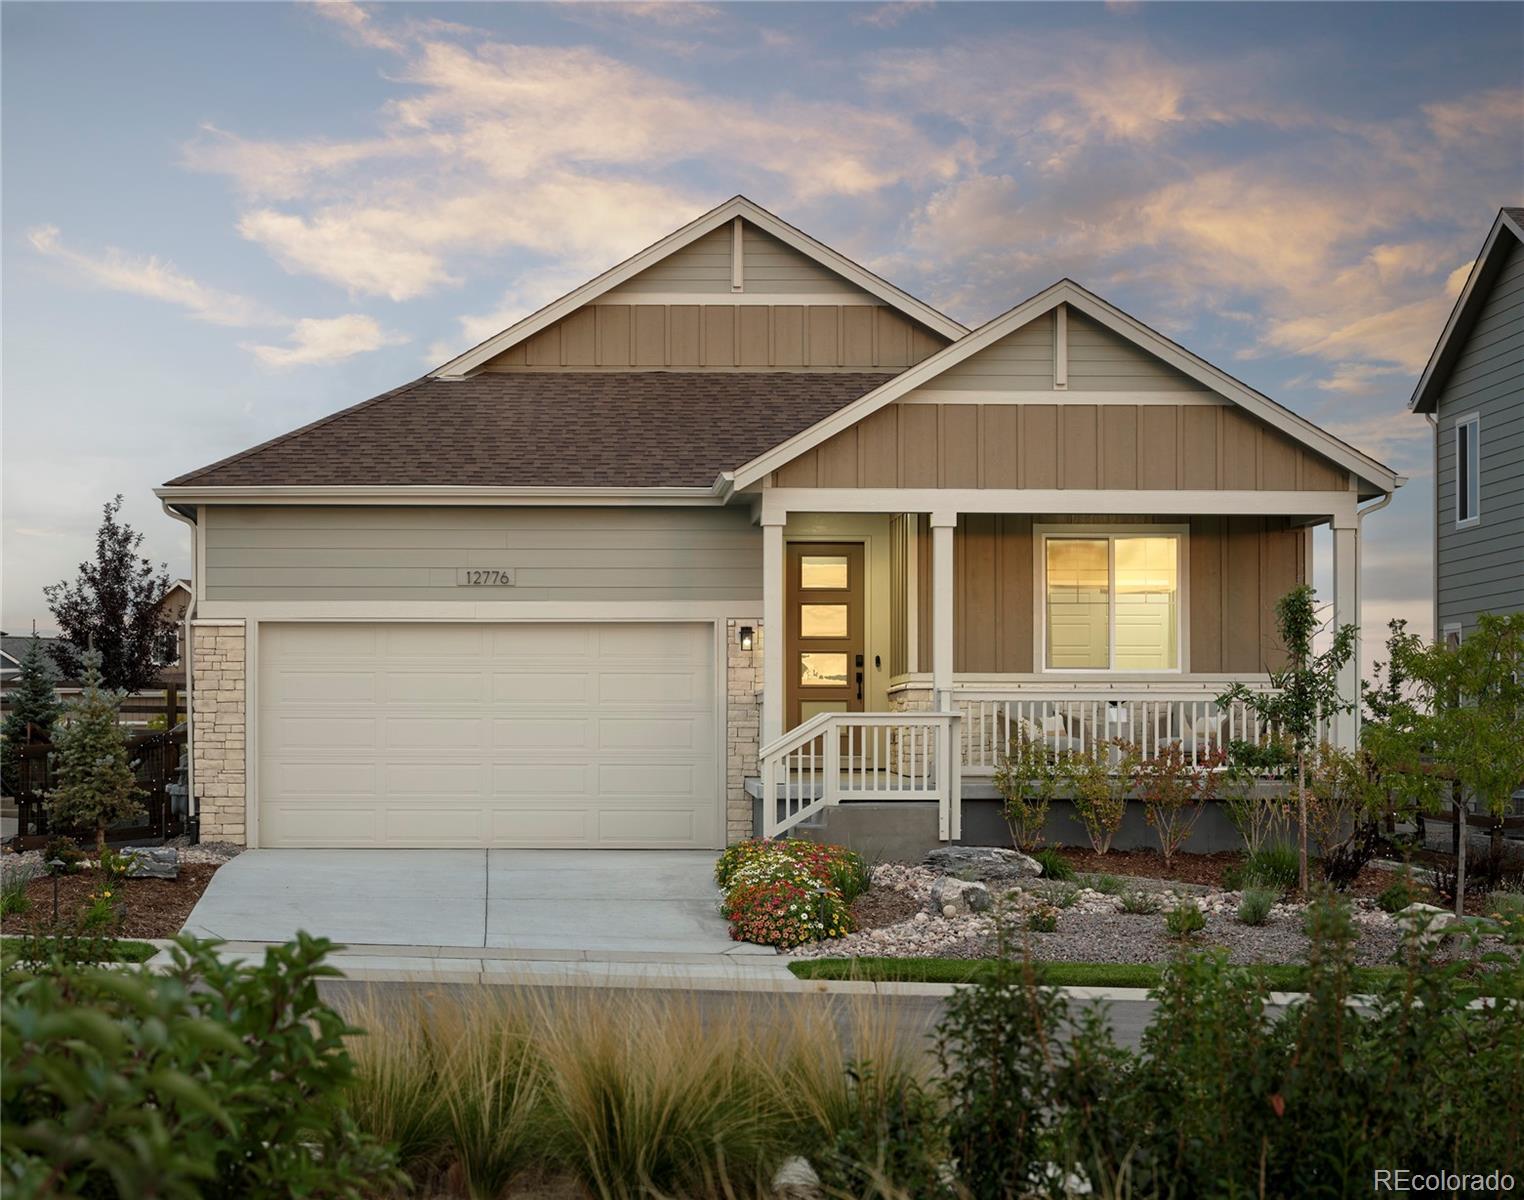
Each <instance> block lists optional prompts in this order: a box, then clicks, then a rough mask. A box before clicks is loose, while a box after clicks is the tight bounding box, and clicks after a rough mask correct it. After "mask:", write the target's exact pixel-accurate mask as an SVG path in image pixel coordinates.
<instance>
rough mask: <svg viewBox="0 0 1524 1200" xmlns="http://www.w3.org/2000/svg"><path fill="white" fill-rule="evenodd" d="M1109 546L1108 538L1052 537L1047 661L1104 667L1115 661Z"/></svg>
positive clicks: (1062, 666)
mask: <svg viewBox="0 0 1524 1200" xmlns="http://www.w3.org/2000/svg"><path fill="white" fill-rule="evenodd" d="M1109 557H1110V554H1109V546H1108V544H1107V542H1106V540H1105V539H1104V538H1049V539H1048V541H1047V568H1048V570H1047V575H1048V596H1047V607H1048V612H1047V616H1048V621H1047V625H1048V636H1047V643H1048V646H1047V651H1048V666H1049V668H1051V669H1053V670H1059V671H1064V670H1070V671H1072V670H1085V669H1095V670H1105V669H1106V668H1107V667H1109V666H1110V665H1111V646H1110V636H1109V630H1108V628H1107V626H1108V624H1109V620H1110V611H1109V610H1110V582H1109V579H1108V575H1109V571H1108V559H1109Z"/></svg>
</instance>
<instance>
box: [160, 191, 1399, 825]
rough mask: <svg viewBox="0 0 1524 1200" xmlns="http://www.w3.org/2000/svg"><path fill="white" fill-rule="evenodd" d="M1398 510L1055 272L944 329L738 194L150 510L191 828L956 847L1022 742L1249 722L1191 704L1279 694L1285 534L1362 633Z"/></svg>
mask: <svg viewBox="0 0 1524 1200" xmlns="http://www.w3.org/2000/svg"><path fill="white" fill-rule="evenodd" d="M1401 482H1402V481H1401V480H1400V479H1399V478H1398V477H1397V476H1396V475H1394V474H1393V473H1392V472H1391V471H1390V470H1389V469H1387V468H1386V467H1384V466H1382V465H1381V464H1380V463H1377V462H1375V461H1373V460H1372V459H1370V458H1369V457H1367V456H1366V455H1364V454H1362V453H1360V452H1359V451H1358V450H1356V449H1354V448H1353V447H1351V446H1349V445H1347V444H1346V443H1344V442H1342V441H1340V440H1339V439H1338V438H1335V437H1333V436H1331V435H1330V434H1328V433H1326V432H1324V431H1323V430H1321V429H1318V428H1317V427H1316V426H1314V425H1312V424H1310V423H1309V422H1307V421H1305V420H1303V419H1302V418H1300V417H1298V416H1296V415H1295V414H1294V413H1291V412H1289V411H1288V410H1286V409H1284V408H1282V407H1281V406H1280V405H1278V404H1276V403H1275V402H1274V401H1272V400H1270V399H1268V398H1267V397H1265V396H1263V395H1261V394H1260V393H1258V392H1256V391H1254V390H1253V389H1251V388H1249V387H1246V386H1245V385H1244V384H1242V383H1240V382H1238V381H1237V380H1235V379H1233V378H1231V377H1230V376H1229V375H1227V374H1226V373H1224V372H1223V371H1221V370H1219V369H1218V368H1216V367H1213V366H1211V365H1210V364H1208V363H1206V362H1204V361H1203V360H1201V359H1200V358H1198V357H1196V356H1195V355H1193V354H1191V353H1190V352H1188V351H1186V350H1185V349H1183V348H1182V347H1180V346H1178V345H1176V344H1175V343H1173V342H1172V341H1170V340H1169V339H1168V338H1166V337H1164V336H1162V335H1161V334H1159V333H1157V332H1155V331H1154V330H1152V329H1149V328H1148V327H1147V326H1145V325H1143V324H1142V323H1141V322H1139V321H1138V320H1136V319H1134V318H1133V317H1131V316H1128V315H1127V314H1126V313H1123V312H1121V311H1120V310H1118V309H1117V308H1115V307H1114V306H1112V305H1110V304H1108V303H1107V302H1106V301H1104V300H1102V299H1101V298H1100V297H1098V296H1096V295H1094V294H1092V293H1091V292H1089V291H1087V290H1085V289H1084V288H1082V287H1080V286H1079V285H1078V284H1075V283H1073V282H1071V281H1069V280H1061V281H1060V282H1058V283H1055V284H1054V285H1053V286H1051V287H1049V288H1047V289H1046V290H1044V291H1042V292H1040V293H1039V294H1038V295H1036V296H1033V297H1031V298H1030V299H1028V300H1025V301H1023V302H1022V303H1021V304H1019V305H1017V306H1016V307H1015V308H1013V309H1011V310H1010V311H1008V312H1006V313H1004V314H1003V315H1001V316H999V317H997V318H995V319H994V320H992V321H990V322H988V323H987V324H985V325H983V326H981V327H980V328H978V329H976V330H972V331H970V330H968V329H965V328H964V327H963V326H962V325H960V324H958V323H957V322H956V321H954V320H952V319H950V318H949V317H947V316H945V315H943V314H942V313H940V312H938V311H936V310H935V309H933V308H932V307H930V306H929V305H927V304H925V303H923V302H921V301H919V300H917V299H915V298H914V297H912V296H910V295H908V294H907V293H905V292H904V291H902V290H900V289H899V288H897V287H895V286H893V285H892V284H890V283H887V282H886V281H884V280H883V279H880V278H879V277H878V276H876V275H874V274H872V273H871V272H869V271H867V270H865V269H864V268H863V267H861V266H859V265H858V264H856V263H854V262H852V261H850V260H849V259H847V258H845V257H844V256H842V255H841V254H838V253H837V252H835V251H833V250H831V249H830V248H829V247H827V246H824V245H822V244H821V243H819V242H817V241H815V240H814V239H813V238H811V237H809V236H808V235H806V234H804V233H802V232H800V231H799V230H797V229H795V228H793V227H792V226H790V225H788V224H786V223H785V222H783V221H782V220H780V219H779V218H778V217H776V216H774V215H773V214H771V213H769V212H767V211H766V210H764V209H762V208H760V207H759V206H757V205H755V204H753V203H751V202H750V201H748V200H746V199H744V198H741V197H737V198H735V199H733V200H730V201H728V202H727V203H725V204H722V205H721V206H720V207H718V208H716V209H714V210H713V211H711V212H709V213H707V214H705V215H704V216H702V217H700V218H698V219H697V220H695V221H693V222H692V223H690V224H688V225H686V226H684V227H683V228H681V229H679V230H677V231H676V232H674V233H673V234H671V235H669V236H668V237H666V238H664V239H662V240H661V241H659V242H657V243H656V244H655V245H653V246H651V247H650V248H648V249H646V250H644V251H642V252H641V253H639V254H637V255H635V256H634V257H633V258H631V259H629V260H627V261H625V262H623V263H621V264H619V265H618V266H616V267H614V268H612V269H611V270H609V271H607V272H605V273H604V274H603V275H600V276H599V277H598V278H596V279H594V280H592V281H590V282H589V283H587V284H585V285H583V286H582V287H580V288H578V289H576V290H575V291H573V292H571V293H569V294H568V295H566V296H564V297H562V298H561V299H560V300H557V301H555V302H554V303H552V304H550V305H548V306H546V307H545V308H543V309H541V310H540V311H539V312H537V313H534V314H533V315H532V316H529V317H526V318H525V319H524V320H522V321H520V322H518V323H517V324H515V325H513V326H512V327H511V328H509V329H506V330H504V331H503V332H502V333H499V334H497V335H496V336H494V337H491V338H489V339H487V340H486V341H485V342H483V343H481V344H480V345H478V346H476V347H475V348H473V349H471V350H468V351H467V352H466V353H464V354H462V355H460V356H459V357H458V358H455V359H453V360H451V361H450V362H448V363H445V364H444V365H443V366H442V367H440V368H439V369H438V370H436V371H433V372H431V373H430V374H429V375H427V376H425V377H423V378H421V379H417V380H414V381H413V382H411V383H407V384H404V385H403V386H401V387H399V388H396V389H394V390H392V391H389V392H386V393H384V394H382V395H380V396H376V397H374V398H372V399H370V400H367V401H365V402H364V403H361V404H358V405H356V406H355V407H353V408H349V409H346V410H344V411H342V412H339V413H335V414H333V415H332V416H328V417H324V418H323V419H321V420H319V421H315V422H313V423H312V424H310V425H307V426H305V427H303V428H301V429H298V430H295V431H293V432H291V433H288V434H285V435H283V436H281V437H278V438H275V439H273V440H271V441H269V442H266V443H264V444H262V445H259V446H255V447H253V448H252V449H249V450H245V451H242V452H240V453H238V454H234V455H232V456H231V457H229V458H225V459H223V460H222V461H220V462H217V463H213V464H212V465H210V466H207V467H203V468H200V469H198V470H195V471H190V472H188V473H186V474H184V475H181V476H179V477H178V478H176V479H173V480H171V481H170V482H169V483H167V484H166V485H165V486H163V487H162V488H160V489H158V492H157V494H158V495H159V496H160V498H161V499H162V501H163V503H164V505H165V508H166V511H168V512H169V513H170V514H171V515H173V516H175V517H176V518H178V519H180V520H182V521H184V522H186V523H187V524H188V525H189V526H190V527H191V529H192V531H193V538H194V547H195V551H194V557H195V570H194V575H193V580H192V588H193V598H192V608H191V610H190V627H191V645H190V670H191V673H192V680H193V683H192V743H193V754H192V769H193V781H192V787H193V791H194V794H195V795H196V796H197V798H198V802H199V805H200V813H201V830H202V834H203V836H205V837H209V838H219V839H226V840H229V841H236V842H247V843H248V844H251V845H260V846H398V847H413V846H436V847H451V846H481V845H494V846H586V847H629V846H648V847H719V846H722V845H724V844H725V843H726V842H727V841H732V840H735V839H737V838H740V837H743V836H747V835H750V834H751V833H752V832H753V830H754V828H760V829H761V830H763V831H765V832H767V833H770V834H771V833H775V832H778V831H781V830H784V829H787V828H791V827H794V826H795V825H797V824H798V823H799V822H800V821H803V820H806V819H808V818H810V817H811V816H812V815H814V814H816V813H818V812H819V811H820V810H822V809H823V808H830V807H831V806H833V805H835V804H836V803H837V802H838V801H843V800H856V801H867V800H878V801H883V802H890V801H892V802H894V803H897V804H902V805H903V804H911V805H916V806H918V807H917V809H916V811H927V812H929V813H930V819H931V821H932V836H933V838H935V837H938V836H940V837H942V838H956V837H958V836H959V835H960V833H961V820H962V811H963V804H962V800H963V796H964V789H965V787H967V788H968V789H970V790H974V789H977V788H978V787H983V788H984V789H985V790H986V791H987V789H988V780H987V776H988V774H989V773H990V771H991V769H992V766H993V761H994V754H995V751H996V749H997V748H998V747H999V746H1001V745H1003V744H1004V742H1005V739H1007V738H1008V737H1009V736H1010V735H1011V733H1012V732H1013V731H1015V730H1018V729H1022V728H1027V729H1030V730H1031V731H1033V732H1034V735H1035V736H1042V737H1047V738H1051V739H1054V740H1060V739H1061V740H1064V741H1065V742H1066V743H1072V744H1086V743H1088V742H1089V741H1090V740H1093V739H1095V738H1097V737H1107V736H1117V735H1123V734H1126V735H1128V736H1132V737H1135V738H1138V739H1141V740H1143V741H1145V742H1147V743H1149V744H1157V743H1158V742H1159V741H1160V740H1161V739H1165V738H1178V739H1181V740H1184V741H1186V742H1187V743H1188V744H1189V745H1190V747H1191V748H1192V752H1193V753H1195V752H1197V751H1198V750H1200V749H1202V748H1205V747H1206V746H1209V745H1214V744H1217V745H1220V744H1222V742H1223V741H1224V740H1225V739H1226V738H1228V737H1230V736H1234V737H1241V736H1253V734H1254V730H1253V728H1252V719H1251V717H1250V716H1249V714H1246V713H1244V712H1242V711H1238V712H1221V711H1219V710H1218V709H1217V706H1216V705H1215V703H1214V700H1213V697H1214V696H1216V695H1217V694H1218V693H1219V692H1220V690H1221V689H1222V686H1223V684H1224V683H1225V682H1227V681H1229V680H1235V679H1248V680H1259V681H1262V682H1266V683H1267V682H1268V675H1267V673H1266V672H1267V670H1268V669H1269V668H1270V667H1272V666H1273V665H1274V664H1275V663H1276V662H1277V661H1278V654H1279V650H1278V647H1277V645H1276V642H1275V636H1274V629H1273V606H1274V603H1275V601H1276V599H1277V598H1278V597H1279V596H1280V595H1281V594H1283V593H1284V592H1285V591H1286V590H1287V589H1288V588H1290V587H1292V586H1293V585H1295V584H1297V583H1300V582H1302V581H1303V580H1306V579H1307V578H1308V577H1309V574H1310V568H1309V564H1310V554H1311V550H1310V547H1311V530H1312V529H1313V528H1314V527H1315V526H1318V525H1329V526H1331V527H1332V530H1333V533H1332V539H1333V548H1334V554H1335V571H1334V596H1333V608H1334V613H1335V615H1336V616H1337V618H1338V619H1339V620H1341V621H1350V622H1352V621H1354V620H1355V614H1356V613H1357V611H1358V603H1357V601H1358V596H1357V591H1358V575H1357V566H1356V564H1357V562H1358V553H1359V537H1360V519H1361V507H1360V506H1361V504H1362V502H1365V501H1375V502H1376V503H1378V504H1379V503H1380V502H1382V501H1383V500H1384V499H1385V498H1386V497H1388V496H1389V495H1390V494H1391V493H1392V491H1393V490H1394V489H1395V488H1396V487H1397V486H1398V485H1399V484H1400V483H1401ZM1340 682H1341V685H1342V687H1343V688H1344V690H1345V693H1346V694H1347V695H1349V696H1351V697H1353V696H1354V695H1355V693H1356V688H1357V679H1356V674H1355V670H1354V668H1353V667H1351V668H1350V670H1349V671H1348V673H1347V674H1346V675H1345V676H1344V677H1343V678H1341V680H1340ZM1355 732H1356V731H1355V725H1354V723H1353V720H1352V719H1341V722H1340V724H1339V727H1338V729H1337V730H1336V735H1337V736H1338V738H1339V739H1340V740H1341V741H1343V742H1345V743H1351V742H1352V741H1353V739H1354V737H1355ZM754 795H756V796H770V797H772V798H773V802H772V803H771V804H768V803H762V804H758V805H757V809H759V810H760V816H758V815H757V811H756V810H754V805H753V796H754Z"/></svg>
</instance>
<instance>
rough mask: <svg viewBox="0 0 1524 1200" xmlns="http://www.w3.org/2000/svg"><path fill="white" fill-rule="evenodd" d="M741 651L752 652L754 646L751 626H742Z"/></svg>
mask: <svg viewBox="0 0 1524 1200" xmlns="http://www.w3.org/2000/svg"><path fill="white" fill-rule="evenodd" d="M740 638H741V649H742V650H750V649H751V646H752V628H751V626H750V625H742V626H741V629H740Z"/></svg>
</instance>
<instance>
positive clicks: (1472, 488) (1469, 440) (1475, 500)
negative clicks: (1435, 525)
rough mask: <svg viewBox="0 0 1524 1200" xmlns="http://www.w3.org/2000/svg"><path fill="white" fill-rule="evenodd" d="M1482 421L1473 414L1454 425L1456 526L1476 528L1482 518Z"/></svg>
mask: <svg viewBox="0 0 1524 1200" xmlns="http://www.w3.org/2000/svg"><path fill="white" fill-rule="evenodd" d="M1481 428H1482V423H1481V418H1480V417H1478V416H1476V415H1475V414H1474V413H1473V414H1472V415H1471V416H1469V417H1462V418H1461V419H1460V420H1458V421H1456V423H1455V523H1456V524H1457V525H1474V524H1476V522H1477V521H1479V520H1481V517H1482V505H1481V499H1482V489H1481V480H1480V475H1481V466H1482V461H1481V458H1482V456H1481V453H1480V450H1479V448H1478V436H1479V435H1480V433H1481Z"/></svg>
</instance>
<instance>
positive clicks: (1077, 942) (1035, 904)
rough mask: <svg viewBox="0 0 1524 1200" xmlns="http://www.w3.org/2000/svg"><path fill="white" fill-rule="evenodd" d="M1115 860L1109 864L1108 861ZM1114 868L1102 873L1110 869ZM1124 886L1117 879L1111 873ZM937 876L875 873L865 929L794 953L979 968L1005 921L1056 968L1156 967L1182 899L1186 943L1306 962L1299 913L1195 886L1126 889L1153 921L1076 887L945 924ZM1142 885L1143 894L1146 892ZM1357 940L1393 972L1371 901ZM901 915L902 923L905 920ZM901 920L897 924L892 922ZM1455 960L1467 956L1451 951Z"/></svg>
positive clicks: (894, 866)
mask: <svg viewBox="0 0 1524 1200" xmlns="http://www.w3.org/2000/svg"><path fill="white" fill-rule="evenodd" d="M1111 857H1112V856H1111V855H1108V856H1107V858H1108V859H1110V858H1111ZM1109 865H1110V864H1109V863H1108V866H1109ZM1109 873H1111V874H1114V875H1118V876H1121V875H1123V872H1120V871H1113V872H1109ZM937 877H938V876H937V872H935V871H932V870H930V869H929V868H926V867H922V866H913V865H908V864H903V863H882V864H880V865H878V866H876V867H874V868H873V884H872V887H871V888H870V889H869V890H868V892H866V893H865V894H864V895H863V896H862V897H861V898H860V899H859V900H858V905H859V906H860V908H859V909H858V910H855V911H857V912H859V913H861V914H867V915H869V916H871V918H872V919H871V920H870V919H866V918H865V917H860V923H861V926H862V927H861V928H859V930H858V931H857V932H856V933H853V934H850V935H848V936H846V937H841V938H832V939H828V940H826V941H821V942H815V943H812V944H810V945H806V946H801V947H798V948H797V949H795V950H794V951H793V954H794V955H795V956H796V957H800V958H851V957H873V956H879V957H902V958H985V957H989V956H992V955H994V954H995V953H996V952H997V950H998V940H999V939H998V934H997V925H996V919H995V913H996V912H999V913H1000V914H1001V915H1002V918H1003V920H1004V923H1005V926H1006V929H1007V930H1008V937H1009V938H1010V939H1011V940H1012V941H1013V942H1014V943H1015V944H1017V945H1025V947H1026V948H1027V952H1028V953H1029V954H1030V955H1031V956H1032V957H1033V958H1034V959H1039V960H1044V961H1053V962H1060V961H1063V962H1092V963H1162V962H1167V961H1168V960H1169V959H1170V958H1172V957H1173V956H1174V955H1176V954H1177V953H1179V951H1180V949H1181V946H1182V943H1180V942H1178V941H1176V940H1174V939H1172V938H1171V937H1170V936H1169V935H1168V933H1167V931H1166V928H1165V914H1166V913H1167V912H1168V910H1169V909H1170V908H1172V907H1173V906H1174V905H1175V904H1176V903H1178V902H1179V900H1181V899H1182V898H1183V897H1184V896H1185V895H1186V894H1187V893H1188V892H1189V893H1194V894H1193V895H1192V899H1194V901H1195V903H1196V904H1197V905H1198V906H1199V907H1200V908H1201V910H1202V913H1203V915H1204V916H1205V917H1206V928H1205V929H1203V930H1202V931H1201V932H1200V933H1198V934H1197V935H1196V936H1195V937H1193V938H1192V939H1191V941H1190V943H1188V944H1189V945H1192V946H1196V947H1207V946H1221V947H1222V948H1224V949H1225V950H1226V951H1227V952H1228V957H1229V959H1230V960H1231V961H1233V962H1235V963H1244V964H1248V963H1299V962H1302V961H1304V960H1305V956H1306V952H1307V944H1308V943H1307V937H1306V935H1305V934H1304V933H1303V932H1302V922H1303V917H1304V912H1305V906H1304V905H1301V904H1286V903H1281V904H1276V905H1275V906H1274V907H1273V908H1272V909H1271V910H1270V915H1269V919H1268V920H1267V921H1266V922H1265V924H1263V925H1261V926H1248V925H1244V924H1243V923H1242V922H1240V921H1239V920H1238V917H1237V912H1238V904H1239V900H1240V899H1241V894H1240V893H1239V892H1236V891H1223V890H1220V889H1213V890H1207V891H1205V892H1204V893H1203V892H1202V891H1201V889H1200V885H1196V886H1190V885H1186V886H1181V885H1180V884H1178V883H1177V882H1176V881H1172V880H1160V879H1146V878H1144V877H1138V878H1137V879H1136V881H1135V882H1134V881H1133V880H1131V879H1129V880H1127V881H1126V882H1127V883H1128V884H1129V886H1130V887H1132V888H1135V889H1136V890H1138V891H1144V890H1147V891H1149V892H1150V893H1151V894H1153V895H1156V896H1157V897H1158V898H1159V900H1160V910H1159V911H1158V912H1157V913H1128V912H1125V911H1123V901H1122V898H1121V897H1120V896H1113V895H1104V894H1102V893H1100V892H1097V891H1095V890H1093V889H1091V888H1088V887H1085V886H1084V885H1083V882H1081V883H1079V884H1061V883H1053V882H1049V881H1045V880H1030V881H1026V882H1025V883H1024V884H1022V885H1018V886H1013V887H1010V888H1007V889H1002V888H1000V887H999V886H998V885H992V886H991V888H990V892H991V895H992V896H994V897H995V900H996V907H995V910H994V911H992V912H989V913H975V914H969V915H962V916H954V917H947V916H943V915H941V914H940V913H935V914H934V913H932V912H930V911H928V908H929V900H930V895H931V885H932V883H933V882H934V881H935V880H936V879H937ZM1145 884H1146V885H1147V886H1146V887H1145ZM1350 907H1351V915H1352V917H1353V919H1354V922H1355V925H1356V929H1357V931H1358V941H1357V944H1356V950H1355V956H1356V961H1357V962H1359V963H1361V964H1364V965H1377V964H1380V963H1384V962H1389V961H1390V960H1391V958H1392V955H1393V954H1394V953H1396V951H1397V947H1398V944H1399V941H1400V938H1401V929H1400V927H1399V926H1398V925H1397V924H1396V922H1394V921H1393V920H1392V918H1391V917H1390V916H1388V915H1387V914H1386V913H1384V912H1382V911H1381V909H1379V908H1378V907H1376V905H1375V904H1374V903H1373V902H1372V901H1371V900H1369V899H1367V898H1365V897H1362V896H1358V895H1357V896H1354V897H1352V898H1350ZM1042 908H1046V909H1056V910H1057V923H1056V928H1055V929H1054V930H1053V931H1052V932H1049V933H1038V932H1033V931H1031V930H1029V929H1028V928H1027V919H1028V917H1029V916H1030V915H1031V914H1032V913H1033V912H1035V911H1036V910H1038V909H1042ZM901 914H903V915H901ZM891 918H897V919H891ZM1451 945H1452V946H1454V947H1455V949H1454V950H1453V951H1452V952H1454V953H1462V952H1465V951H1463V950H1462V949H1461V948H1460V946H1459V944H1458V943H1453V942H1452V943H1451Z"/></svg>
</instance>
